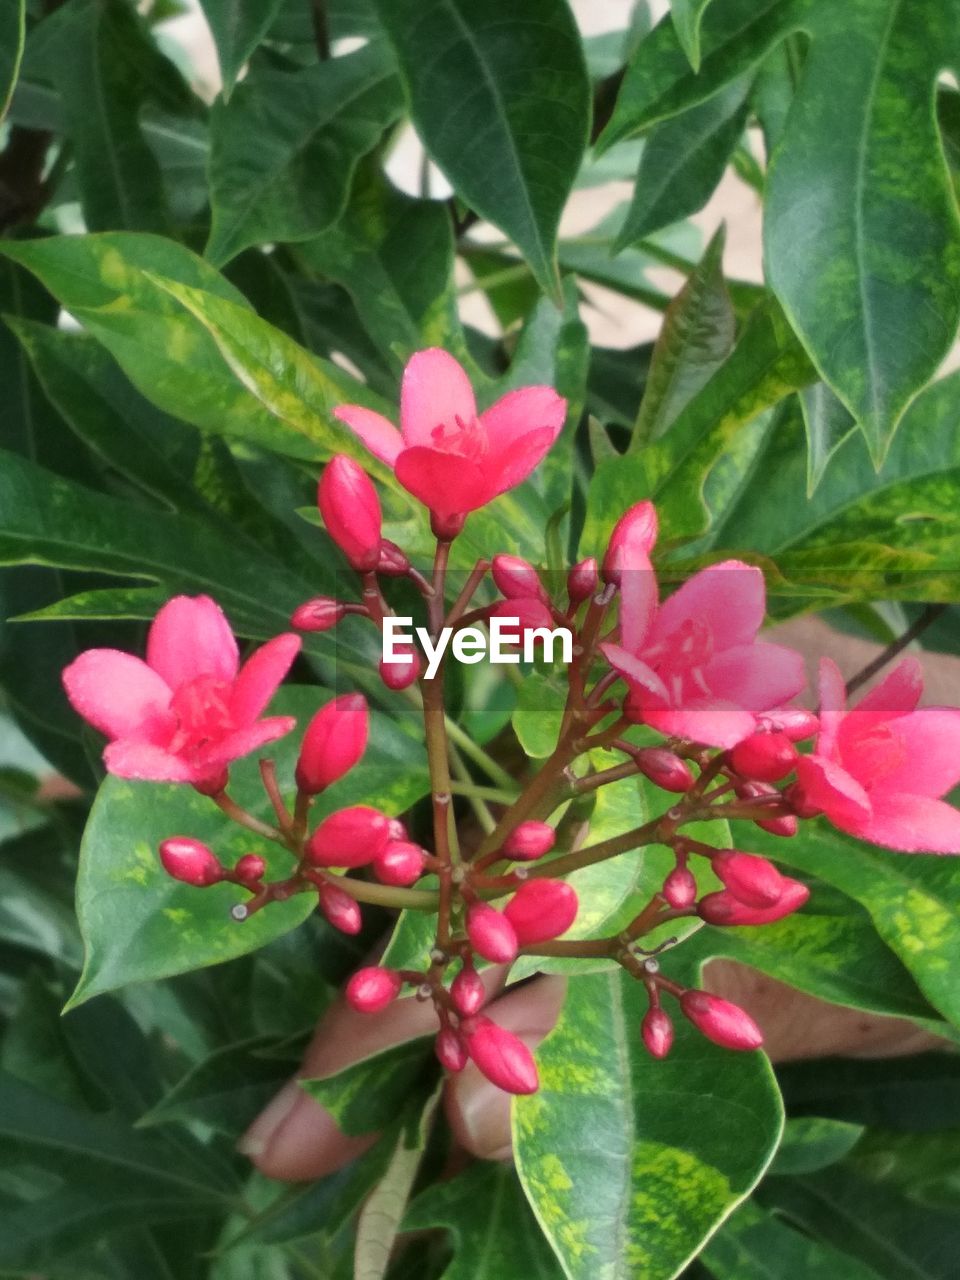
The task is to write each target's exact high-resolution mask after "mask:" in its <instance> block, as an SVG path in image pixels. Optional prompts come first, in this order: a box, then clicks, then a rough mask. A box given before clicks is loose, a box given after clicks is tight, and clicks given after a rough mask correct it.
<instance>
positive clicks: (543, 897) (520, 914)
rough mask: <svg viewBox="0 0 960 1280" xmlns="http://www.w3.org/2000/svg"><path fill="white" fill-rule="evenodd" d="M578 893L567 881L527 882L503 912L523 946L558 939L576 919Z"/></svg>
mask: <svg viewBox="0 0 960 1280" xmlns="http://www.w3.org/2000/svg"><path fill="white" fill-rule="evenodd" d="M578 905H579V904H578V902H577V893H576V890H575V889H574V888H572V887H571V886H570V885H568V884H567V882H566V881H565V880H528V881H526V883H524V884H522V885H521V886H520V888H519V889H518V890H517V892H516V893H515V894H514V895H513V897H512V898H511V899H510V901H509V902H508V903H507V905H506V906H505V907H504V909H503V914H504V915H505V916H506V917H507V919H508V920H509V921H510V923H511V924H512V925H513V931H514V933H515V934H516V935H517V942H519V944H520V945H521V946H522V947H524V946H528V945H529V944H530V943H533V942H547V941H549V940H550V939H551V938H559V936H560V934H561V933H566V931H567V930H568V929H569V928H570V926H571V925H572V924H573V922H574V920H576V918H577V907H578Z"/></svg>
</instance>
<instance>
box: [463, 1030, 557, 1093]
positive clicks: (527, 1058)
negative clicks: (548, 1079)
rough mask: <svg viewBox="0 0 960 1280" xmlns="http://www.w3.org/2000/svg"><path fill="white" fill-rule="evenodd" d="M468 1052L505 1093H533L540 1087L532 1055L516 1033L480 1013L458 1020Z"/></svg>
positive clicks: (493, 1082)
mask: <svg viewBox="0 0 960 1280" xmlns="http://www.w3.org/2000/svg"><path fill="white" fill-rule="evenodd" d="M460 1031H461V1033H462V1035H463V1037H464V1039H465V1040H466V1043H467V1052H468V1053H469V1054H470V1057H471V1058H472V1059H473V1060H474V1062H475V1063H476V1064H477V1066H478V1067H479V1068H480V1070H481V1071H482V1072H483V1074H484V1075H485V1076H486V1077H487V1079H488V1080H489V1081H490V1082H491V1083H492V1084H495V1085H496V1086H497V1088H498V1089H503V1090H504V1092H506V1093H536V1091H537V1089H539V1087H540V1080H539V1077H538V1076H537V1065H536V1063H535V1062H534V1060H533V1054H532V1053H531V1052H530V1050H529V1049H528V1048H527V1046H526V1045H525V1044H524V1043H523V1041H522V1040H520V1039H518V1038H517V1036H515V1035H513V1034H512V1033H511V1032H509V1031H505V1030H504V1029H503V1027H498V1026H497V1024H496V1023H495V1022H491V1021H490V1019H489V1018H485V1017H483V1016H482V1015H481V1016H480V1017H477V1018H470V1019H469V1020H468V1021H466V1022H463V1023H461V1025H460Z"/></svg>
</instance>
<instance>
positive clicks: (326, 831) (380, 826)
mask: <svg viewBox="0 0 960 1280" xmlns="http://www.w3.org/2000/svg"><path fill="white" fill-rule="evenodd" d="M389 838H390V819H389V818H388V817H387V815H386V814H385V813H381V812H380V810H379V809H371V808H370V806H369V805H365V804H355V805H352V806H351V807H350V808H349V809H338V810H337V811H336V813H331V814H330V815H329V817H326V818H324V820H323V821H322V822H321V823H320V825H319V827H317V829H316V831H314V833H313V835H312V836H311V837H310V839H309V840H308V841H307V845H306V854H307V857H308V859H309V860H310V861H311V862H312V863H313V865H314V866H315V867H362V866H365V865H366V863H368V862H372V861H373V860H374V858H375V857H376V856H377V854H378V853H380V852H381V850H382V849H383V848H384V847H385V845H386V843H387V841H388V840H389Z"/></svg>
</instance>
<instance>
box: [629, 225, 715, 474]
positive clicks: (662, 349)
mask: <svg viewBox="0 0 960 1280" xmlns="http://www.w3.org/2000/svg"><path fill="white" fill-rule="evenodd" d="M725 241H726V234H725V230H724V228H723V227H721V228H720V229H719V230H718V231H717V232H716V234H715V235H714V237H713V239H712V240H711V241H710V243H709V245H707V248H706V250H705V251H704V255H703V257H702V258H701V259H700V262H699V263H698V264H697V266H696V268H695V269H694V271H693V272H692V273H691V275H690V277H689V279H688V280H687V282H686V283H685V284H684V286H683V288H682V289H681V290H680V292H679V293H678V294H677V296H676V297H675V298H674V300H673V301H672V302H671V303H670V306H669V307H668V308H667V311H666V314H665V315H664V317H663V326H662V327H661V329H660V333H659V336H658V337H657V341H656V344H655V345H654V348H653V356H652V357H651V360H650V370H649V373H648V374H647V380H646V385H645V387H644V392H643V400H642V401H641V403H640V412H639V414H638V415H637V420H636V424H635V426H634V428H633V435H632V437H631V441H630V448H631V450H635V449H638V448H640V447H641V445H644V444H647V443H649V442H650V441H652V440H657V439H659V437H660V436H662V435H663V434H664V433H665V432H666V431H667V429H668V428H669V427H670V425H671V424H672V423H673V422H674V420H675V419H676V417H677V415H678V414H679V413H680V411H681V410H682V409H683V408H684V407H685V406H686V405H687V404H688V403H689V401H690V400H691V398H692V397H693V396H694V395H696V393H697V392H698V391H700V390H701V388H702V387H703V386H704V384H705V383H706V382H708V381H709V379H710V378H711V377H712V375H713V374H714V373H715V372H716V371H717V369H718V368H719V367H720V365H721V364H722V363H723V362H724V360H725V359H726V358H727V357H728V356H729V354H730V352H731V350H732V349H733V340H734V328H735V323H734V315H733V306H732V305H731V302H730V295H729V293H728V292H727V287H726V284H725V283H724V279H723V248H724V244H725Z"/></svg>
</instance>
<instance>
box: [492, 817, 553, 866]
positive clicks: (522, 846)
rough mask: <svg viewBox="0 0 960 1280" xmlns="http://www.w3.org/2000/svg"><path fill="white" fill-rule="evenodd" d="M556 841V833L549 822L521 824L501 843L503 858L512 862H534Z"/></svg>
mask: <svg viewBox="0 0 960 1280" xmlns="http://www.w3.org/2000/svg"><path fill="white" fill-rule="evenodd" d="M556 840H557V833H556V831H554V829H553V827H551V826H550V824H549V822H534V821H530V822H521V823H520V825H519V826H518V827H515V828H514V829H513V831H511V832H510V834H509V835H508V836H507V838H506V840H504V842H503V850H502V852H503V856H504V857H505V858H512V859H513V860H514V862H535V861H536V859H537V858H542V857H543V855H544V854H545V853H549V852H550V850H551V849H552V848H553V846H554V844H555V843H556Z"/></svg>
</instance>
